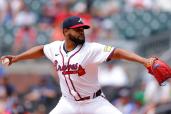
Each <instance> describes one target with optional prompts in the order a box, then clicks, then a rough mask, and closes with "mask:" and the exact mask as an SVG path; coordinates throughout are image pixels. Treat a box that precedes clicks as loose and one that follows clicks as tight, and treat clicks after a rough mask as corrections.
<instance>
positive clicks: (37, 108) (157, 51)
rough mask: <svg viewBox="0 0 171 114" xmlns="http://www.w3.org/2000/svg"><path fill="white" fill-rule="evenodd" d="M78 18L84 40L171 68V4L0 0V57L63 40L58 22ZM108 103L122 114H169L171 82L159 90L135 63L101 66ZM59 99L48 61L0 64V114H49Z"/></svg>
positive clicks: (130, 0) (154, 0)
mask: <svg viewBox="0 0 171 114" xmlns="http://www.w3.org/2000/svg"><path fill="white" fill-rule="evenodd" d="M70 15H79V16H81V17H82V18H84V21H85V22H86V23H88V24H90V25H91V29H90V30H87V31H86V37H87V39H86V40H87V41H90V42H94V41H95V42H100V43H102V44H107V45H112V46H115V47H120V48H124V49H127V50H130V51H133V52H136V53H138V54H140V55H141V56H144V57H149V56H159V57H161V58H162V59H163V60H165V61H167V63H168V64H170V65H171V1H170V0H0V56H2V55H6V54H18V53H21V52H23V51H25V50H27V49H29V48H31V47H33V46H35V45H43V44H46V43H49V42H52V41H54V40H62V39H63V36H62V32H61V23H62V21H63V19H65V18H66V17H68V16H70ZM99 74H100V75H99V81H100V83H101V86H102V88H103V91H104V93H105V94H106V97H107V99H109V101H110V102H111V103H112V104H113V105H115V106H116V107H117V108H119V109H120V110H121V111H122V112H124V114H171V86H170V85H171V83H170V82H168V83H167V85H166V86H163V87H159V86H158V85H157V83H156V81H155V80H154V79H153V78H152V77H151V76H150V75H149V74H148V73H147V71H146V70H145V68H144V67H143V66H141V65H139V64H136V63H131V62H127V61H113V62H110V63H104V64H102V65H101V66H100V72H99ZM60 96H61V92H60V87H59V85H58V77H57V74H56V73H55V71H54V68H53V65H52V64H51V63H50V62H49V61H48V60H47V59H40V60H30V61H24V62H20V63H16V64H15V65H13V66H11V67H9V68H6V67H3V66H1V65H0V114H47V113H48V112H49V111H50V110H51V109H52V108H53V107H54V106H55V105H56V103H57V102H58V100H59V97H60Z"/></svg>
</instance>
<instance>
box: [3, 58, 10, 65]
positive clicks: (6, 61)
mask: <svg viewBox="0 0 171 114" xmlns="http://www.w3.org/2000/svg"><path fill="white" fill-rule="evenodd" d="M9 63H10V60H9V59H8V58H5V59H4V60H2V64H3V65H6V66H8V65H9Z"/></svg>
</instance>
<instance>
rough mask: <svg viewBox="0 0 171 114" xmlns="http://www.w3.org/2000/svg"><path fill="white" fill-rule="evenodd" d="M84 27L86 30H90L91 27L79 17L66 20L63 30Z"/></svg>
mask: <svg viewBox="0 0 171 114" xmlns="http://www.w3.org/2000/svg"><path fill="white" fill-rule="evenodd" d="M78 27H83V28H84V29H89V28H90V26H89V25H86V24H84V23H83V21H82V19H81V18H80V17H78V16H71V17H69V18H67V19H65V20H64V22H63V29H64V28H78Z"/></svg>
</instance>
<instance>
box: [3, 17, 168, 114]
mask: <svg viewBox="0 0 171 114" xmlns="http://www.w3.org/2000/svg"><path fill="white" fill-rule="evenodd" d="M89 28H90V26H89V25H86V24H84V23H83V21H82V19H81V18H80V17H78V16H71V17H69V18H67V19H65V20H64V22H63V35H64V37H65V40H64V41H54V42H52V43H50V44H46V45H41V46H36V47H33V48H31V49H29V50H28V51H26V52H23V53H21V54H19V55H16V56H13V55H7V56H3V57H1V60H2V62H3V63H4V64H6V65H11V64H13V63H16V62H19V61H22V60H26V59H36V58H40V57H43V56H46V57H47V58H48V59H49V60H50V61H51V62H52V63H53V64H54V66H55V69H56V72H57V73H58V76H59V79H60V87H61V91H62V97H61V99H60V100H59V102H58V104H57V105H56V106H55V107H54V109H53V110H52V111H51V112H50V113H49V114H122V113H121V112H120V111H119V110H118V109H117V108H115V107H114V106H113V105H112V104H110V103H109V101H107V100H106V99H105V96H104V95H103V92H102V91H101V89H100V85H99V82H98V65H99V64H100V63H102V62H104V61H110V60H114V59H125V60H129V61H133V62H138V63H140V64H142V65H144V66H145V67H146V68H147V69H148V70H149V72H150V73H151V74H154V76H156V75H158V74H157V73H156V72H154V71H159V70H160V67H161V66H162V68H163V67H164V68H165V70H166V71H168V74H167V76H166V74H163V75H164V76H163V80H162V81H161V82H163V81H165V80H167V79H168V78H169V76H168V75H170V74H171V73H170V67H169V66H166V65H165V64H161V61H160V60H159V59H156V58H143V57H141V56H139V55H137V54H135V53H132V52H128V51H126V50H123V49H120V48H115V47H111V46H106V45H102V44H99V43H90V42H86V41H85V35H84V30H85V29H89ZM158 61H160V62H158ZM162 63H164V62H162ZM156 64H157V66H156ZM153 66H155V68H153ZM160 75H161V74H160ZM158 77H160V76H158ZM158 79H159V78H158ZM159 80H160V79H159Z"/></svg>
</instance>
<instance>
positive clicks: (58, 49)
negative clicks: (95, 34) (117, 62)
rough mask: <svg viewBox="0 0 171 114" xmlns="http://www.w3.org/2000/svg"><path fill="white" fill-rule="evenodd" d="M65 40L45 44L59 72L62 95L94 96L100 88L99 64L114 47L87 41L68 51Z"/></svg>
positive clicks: (49, 56)
mask: <svg viewBox="0 0 171 114" xmlns="http://www.w3.org/2000/svg"><path fill="white" fill-rule="evenodd" d="M63 47H64V41H55V42H52V43H50V44H47V45H44V49H43V50H44V53H45V55H46V57H47V58H48V59H50V60H51V61H52V62H53V64H54V66H55V68H56V71H57V73H58V76H59V79H60V86H61V91H62V95H63V96H65V97H68V98H70V99H73V100H79V99H81V98H84V97H87V96H92V95H93V94H94V93H95V92H96V91H97V90H99V89H100V85H99V82H98V64H100V63H102V62H104V61H106V60H107V59H108V57H109V56H110V54H111V52H112V51H113V50H114V47H111V46H105V45H102V44H99V43H89V42H85V43H84V45H78V46H77V47H76V48H75V49H74V50H72V51H70V52H68V53H66V52H65V50H64V48H63Z"/></svg>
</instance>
